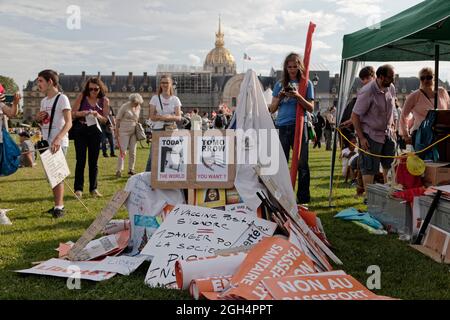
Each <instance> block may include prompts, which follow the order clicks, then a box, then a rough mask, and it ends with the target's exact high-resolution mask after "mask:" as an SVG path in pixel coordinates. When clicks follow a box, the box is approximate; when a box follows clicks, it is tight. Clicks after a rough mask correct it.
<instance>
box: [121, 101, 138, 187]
mask: <svg viewBox="0 0 450 320" xmlns="http://www.w3.org/2000/svg"><path fill="white" fill-rule="evenodd" d="M143 103H144V99H143V98H142V96H141V95H140V94H139V93H132V94H131V95H130V96H129V97H128V102H126V103H125V104H123V105H122V106H121V107H120V109H119V112H118V113H117V116H116V130H115V133H116V140H117V141H119V147H120V156H119V158H118V160H117V171H116V177H118V178H120V177H121V175H122V170H123V166H124V162H125V154H126V152H127V150H129V152H130V153H129V158H128V174H129V175H131V176H132V175H134V174H135V173H136V172H135V171H134V165H135V163H136V142H137V139H136V124H137V123H138V121H139V114H140V113H141V105H142V104H143Z"/></svg>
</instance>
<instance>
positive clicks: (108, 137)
mask: <svg viewBox="0 0 450 320" xmlns="http://www.w3.org/2000/svg"><path fill="white" fill-rule="evenodd" d="M106 140H108V142H109V150H110V154H111V156H113V155H114V138H113V134H112V132H111V131H109V132H107V130H106V126H102V151H103V155H105V154H107V153H106Z"/></svg>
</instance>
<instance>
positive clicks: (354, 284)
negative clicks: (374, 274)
mask: <svg viewBox="0 0 450 320" xmlns="http://www.w3.org/2000/svg"><path fill="white" fill-rule="evenodd" d="M262 282H263V284H264V286H265V288H266V289H267V290H268V291H269V293H270V295H271V296H272V297H273V298H274V299H275V300H386V299H387V298H386V297H379V296H377V295H376V294H374V293H373V292H371V291H369V290H368V289H367V288H366V287H364V286H363V285H362V284H361V283H359V282H358V281H357V280H356V279H354V278H353V277H352V276H349V275H347V274H327V275H322V274H320V273H318V274H314V275H304V276H292V277H283V278H279V279H273V278H272V279H264V280H263V281H262Z"/></svg>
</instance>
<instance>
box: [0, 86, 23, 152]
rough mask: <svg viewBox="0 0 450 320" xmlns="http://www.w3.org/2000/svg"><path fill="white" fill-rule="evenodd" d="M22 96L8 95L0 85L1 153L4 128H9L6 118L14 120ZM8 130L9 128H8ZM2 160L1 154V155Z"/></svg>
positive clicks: (17, 94)
mask: <svg viewBox="0 0 450 320" xmlns="http://www.w3.org/2000/svg"><path fill="white" fill-rule="evenodd" d="M20 99H21V96H20V93H19V92H17V93H16V94H14V95H6V94H5V88H3V86H2V85H1V84H0V152H2V150H3V148H2V144H3V135H2V128H3V126H5V127H6V128H7V124H8V121H7V119H6V117H5V116H7V117H9V118H12V117H14V116H15V115H16V114H17V110H18V106H19V102H20ZM11 103H12V106H11V107H10V106H8V105H7V104H11ZM7 129H8V128H7ZM0 158H1V153H0Z"/></svg>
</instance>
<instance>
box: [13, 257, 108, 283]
mask: <svg viewBox="0 0 450 320" xmlns="http://www.w3.org/2000/svg"><path fill="white" fill-rule="evenodd" d="M96 265H97V262H73V261H68V260H62V259H50V260H48V261H45V262H43V263H41V264H39V265H37V266H34V267H33V268H31V269H25V270H18V271H16V272H19V273H28V274H38V275H44V276H54V277H61V278H69V277H71V276H74V273H75V271H74V270H75V269H76V268H79V270H80V272H79V273H78V272H76V273H77V275H76V276H79V277H80V279H84V280H91V281H104V280H108V279H111V278H112V277H114V276H115V275H116V274H115V273H113V272H104V271H98V270H96ZM74 267H76V268H74Z"/></svg>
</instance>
